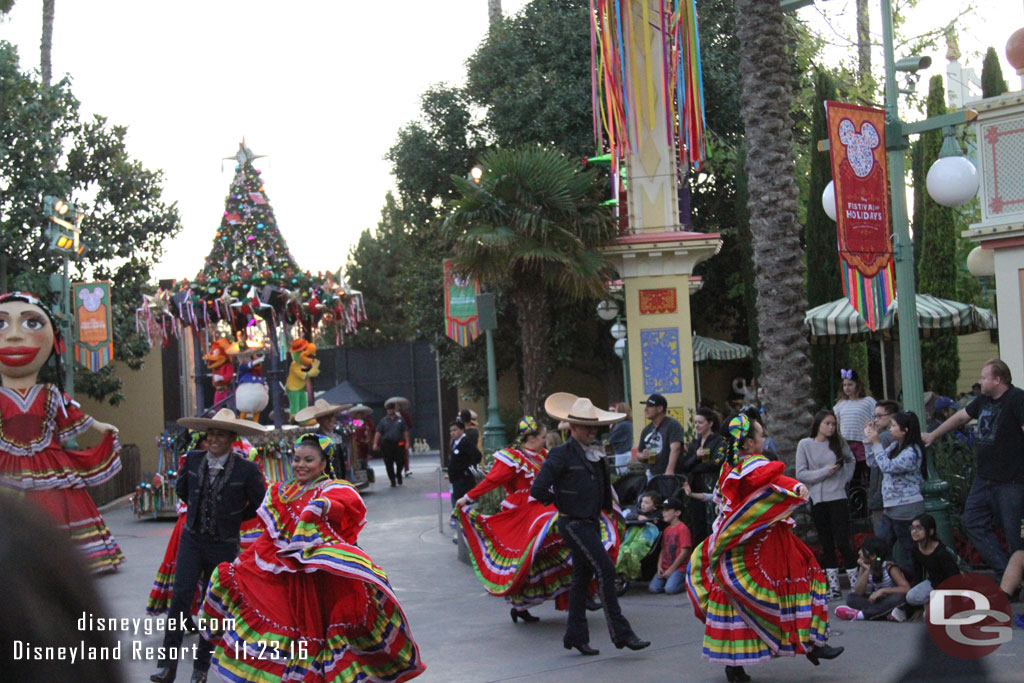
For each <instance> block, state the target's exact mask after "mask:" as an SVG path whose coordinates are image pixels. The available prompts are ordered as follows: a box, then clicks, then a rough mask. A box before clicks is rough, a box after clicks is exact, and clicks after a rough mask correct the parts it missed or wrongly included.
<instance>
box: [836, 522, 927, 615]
mask: <svg viewBox="0 0 1024 683" xmlns="http://www.w3.org/2000/svg"><path fill="white" fill-rule="evenodd" d="M889 550H890V548H889V544H888V543H886V542H885V540H883V539H882V538H879V537H878V536H870V537H868V538H866V539H864V542H863V543H862V544H861V546H860V552H859V553H858V554H857V582H856V584H855V585H854V586H853V587H852V588H851V589H850V592H849V593H848V594H847V595H846V605H842V606H840V607H836V616H837V617H839V618H840V619H847V620H850V621H854V620H859V619H879V618H881V617H884V616H887V615H888V614H889V613H890V612H892V611H893V610H894V609H895V608H897V607H899V606H900V605H902V604H903V603H904V602H906V595H907V591H908V590H910V582H908V581H907V579H906V577H905V576H903V571H902V570H901V569H900V568H899V565H897V564H896V563H895V562H893V561H891V560H890V559H889ZM893 620H894V621H897V620H898V621H902V620H901V619H893Z"/></svg>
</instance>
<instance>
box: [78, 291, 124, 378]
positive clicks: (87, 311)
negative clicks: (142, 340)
mask: <svg viewBox="0 0 1024 683" xmlns="http://www.w3.org/2000/svg"><path fill="white" fill-rule="evenodd" d="M71 295H72V297H73V303H72V305H73V306H74V308H75V361H77V362H78V363H79V364H80V365H82V366H83V367H85V368H87V369H88V370H89V371H90V372H97V371H98V370H100V369H101V368H102V367H103V366H105V365H106V364H107V363H109V362H110V361H111V359H112V358H113V357H114V328H113V320H112V318H111V309H110V283H109V282H76V283H74V285H72V290H71Z"/></svg>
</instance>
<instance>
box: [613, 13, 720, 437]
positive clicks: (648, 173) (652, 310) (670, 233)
mask: <svg viewBox="0 0 1024 683" xmlns="http://www.w3.org/2000/svg"><path fill="white" fill-rule="evenodd" d="M644 2H646V3H647V8H646V12H645V8H644ZM630 9H631V12H632V19H633V26H635V27H641V26H643V27H646V29H645V30H635V31H634V32H633V35H634V40H635V41H636V43H635V44H634V45H633V46H632V47H633V48H634V49H632V50H631V63H630V64H629V65H628V68H629V69H630V70H631V74H632V78H631V79H630V83H632V84H633V87H634V88H635V90H636V92H634V93H632V97H631V98H630V101H632V102H635V103H636V108H637V112H636V120H637V126H636V131H637V140H636V148H635V150H636V151H635V153H634V154H631V155H629V156H628V157H627V158H626V160H625V161H626V172H627V181H626V182H627V188H628V198H629V201H628V206H627V207H622V206H620V207H619V210H620V215H621V212H622V211H624V210H625V211H628V219H629V228H628V231H627V232H626V234H623V235H621V236H620V237H619V239H618V240H616V241H615V243H614V244H612V245H610V246H608V247H606V248H605V253H606V254H608V255H609V257H610V258H611V259H612V262H613V263H614V264H615V266H616V268H617V269H618V271H619V275H620V277H621V278H622V281H623V285H624V293H625V300H626V329H627V333H626V334H627V341H628V349H629V371H630V396H631V400H632V402H633V411H634V413H635V414H636V415H637V420H638V422H639V421H641V418H640V417H639V416H640V415H642V414H643V410H642V404H643V402H644V401H645V400H646V398H647V396H648V395H649V394H652V393H659V394H664V396H665V398H666V399H667V400H668V405H669V412H670V413H671V414H673V415H674V416H675V417H676V418H677V419H679V420H680V421H681V422H682V423H683V424H684V425H685V424H686V420H687V417H688V416H687V410H688V409H692V408H695V407H696V387H695V384H694V377H693V343H692V338H691V337H692V332H691V328H690V284H691V278H692V275H693V270H694V268H695V267H696V266H697V264H698V263H700V262H701V261H703V260H705V259H707V258H709V257H711V256H713V255H714V254H716V253H718V250H719V249H720V248H721V244H722V242H721V240H720V239H719V235H718V233H694V232H687V231H684V230H683V229H682V226H681V225H680V220H679V197H678V187H679V183H680V182H682V181H681V180H679V176H678V166H677V163H676V160H677V158H678V157H677V154H676V152H675V150H674V149H673V148H672V146H671V145H670V144H669V140H670V139H674V136H673V135H669V132H668V131H667V130H666V121H665V116H664V113H663V112H664V111H665V101H664V97H663V92H662V89H661V87H660V84H661V83H662V65H663V63H664V62H663V60H662V52H663V48H662V46H663V44H664V42H663V40H662V36H661V31H660V28H659V27H658V23H659V22H652V21H647V20H648V19H649V18H650V17H657V16H658V12H660V7H659V3H658V2H657V1H656V0H630ZM634 433H635V434H636V435H639V433H640V430H639V429H636V430H634Z"/></svg>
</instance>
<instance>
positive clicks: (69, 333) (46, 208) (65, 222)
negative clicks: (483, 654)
mask: <svg viewBox="0 0 1024 683" xmlns="http://www.w3.org/2000/svg"><path fill="white" fill-rule="evenodd" d="M43 213H44V214H45V215H46V217H47V218H48V219H49V221H50V223H51V225H49V226H48V227H47V228H46V230H45V234H46V235H47V236H48V237H49V238H50V245H49V246H50V249H52V250H53V251H56V252H58V253H59V254H61V256H63V258H64V268H63V274H62V275H58V274H57V273H53V274H52V275H51V276H50V290H51V291H52V292H54V293H56V294H60V302H61V303H60V309H61V310H60V313H61V315H60V317H61V320H60V326H61V328H62V333H63V336H64V339H65V344H64V391H65V392H66V393H67V394H68V396H71V397H72V398H74V395H75V328H74V325H73V324H72V320H73V318H74V316H73V315H72V309H71V278H70V274H69V270H70V261H71V257H72V256H81V255H82V254H83V253H84V252H85V244H83V243H82V241H81V230H82V220H83V219H84V218H85V213H84V212H83V211H81V210H80V209H79V208H78V207H77V206H75V205H72V204H68V203H67V202H65V201H64V200H62V199H58V198H56V197H53V196H51V195H46V196H45V197H43Z"/></svg>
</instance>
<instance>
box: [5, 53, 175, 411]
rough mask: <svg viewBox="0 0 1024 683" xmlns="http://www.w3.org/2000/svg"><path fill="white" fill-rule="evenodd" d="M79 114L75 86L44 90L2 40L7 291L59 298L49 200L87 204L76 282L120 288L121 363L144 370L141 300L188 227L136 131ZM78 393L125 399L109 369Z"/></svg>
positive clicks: (116, 305) (81, 381) (79, 381)
mask: <svg viewBox="0 0 1024 683" xmlns="http://www.w3.org/2000/svg"><path fill="white" fill-rule="evenodd" d="M78 106H79V104H78V101H77V100H76V99H75V97H74V95H72V93H71V88H70V84H69V82H68V80H67V79H64V80H62V81H60V82H58V83H56V84H55V85H53V86H51V87H43V86H41V85H40V83H39V81H38V80H37V79H36V78H35V77H34V76H31V75H29V74H27V73H24V72H22V71H21V70H20V67H19V64H18V55H17V51H16V50H15V48H14V47H12V46H11V45H10V44H8V43H5V42H0V184H2V186H3V188H4V191H3V193H2V194H0V287H2V288H3V289H5V290H6V289H13V288H18V289H23V290H28V291H33V292H36V293H39V294H46V293H47V292H48V291H49V287H48V277H49V274H50V273H54V272H57V271H58V270H59V269H60V268H61V267H62V263H63V260H62V258H61V257H60V255H59V254H57V253H55V252H53V251H51V250H50V249H49V248H48V247H49V240H48V239H47V238H46V237H45V235H44V234H43V227H44V226H45V224H46V218H45V216H44V215H43V195H47V194H51V195H55V196H58V197H64V198H67V199H71V200H75V201H78V202H79V206H80V207H81V206H84V207H85V212H86V215H85V220H84V222H83V229H82V238H83V241H84V242H85V243H86V244H87V246H88V249H87V251H86V253H85V255H84V256H83V257H82V258H80V259H79V260H77V261H73V262H72V272H71V274H72V277H73V278H74V279H83V278H91V277H96V278H104V279H110V280H112V281H113V289H112V292H111V295H112V305H113V314H114V357H115V358H116V359H117V360H121V361H124V362H125V363H126V364H127V365H128V366H129V367H131V368H133V369H138V368H139V367H141V366H142V362H143V359H144V356H145V353H146V351H147V346H146V344H145V342H144V341H143V340H142V339H141V338H140V337H139V336H138V335H137V334H136V332H135V309H136V308H137V307H138V306H139V304H140V303H141V302H140V297H139V292H141V291H144V290H146V288H147V283H148V282H149V281H150V267H151V266H152V264H153V263H154V262H155V261H156V260H157V259H158V258H159V257H160V255H161V254H162V253H163V244H164V242H165V240H168V239H170V238H171V237H173V236H174V235H175V234H177V232H178V231H179V230H180V229H181V223H180V219H179V217H178V210H177V207H176V206H175V205H174V204H166V203H164V202H163V201H161V195H162V188H161V186H160V183H161V180H162V174H161V173H160V172H159V171H150V170H147V169H145V168H143V166H142V165H141V164H140V163H139V162H138V161H136V160H134V159H132V158H131V157H130V156H129V155H128V153H127V151H126V149H125V135H126V133H127V129H126V128H124V127H122V126H111V125H108V124H107V122H106V119H104V118H103V117H100V116H96V117H94V118H92V119H90V120H81V119H80V118H79V113H78ZM75 385H76V388H77V389H79V390H80V391H83V392H85V393H86V394H87V395H89V396H91V397H93V398H96V399H104V398H106V399H109V400H110V402H111V403H114V404H116V403H117V402H118V401H119V400H120V399H121V398H122V396H121V394H120V387H121V382H120V380H119V379H118V378H117V377H115V376H114V374H113V372H112V369H111V368H109V367H108V368H105V369H104V370H103V371H101V372H99V373H95V374H93V373H88V372H85V371H79V372H78V373H76V379H75Z"/></svg>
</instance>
